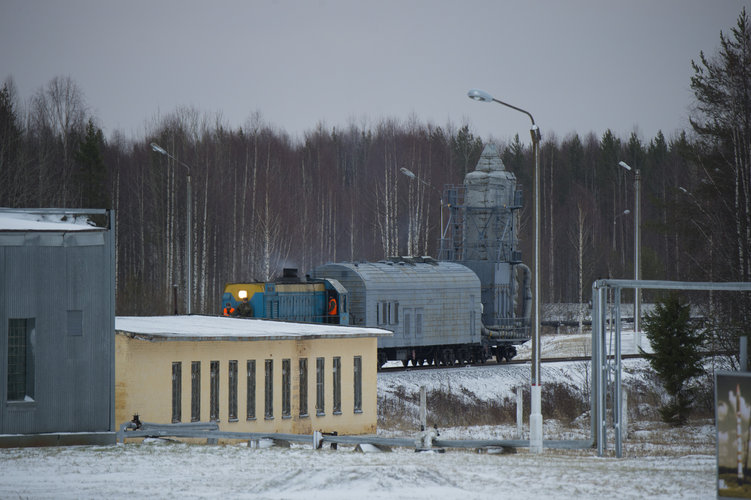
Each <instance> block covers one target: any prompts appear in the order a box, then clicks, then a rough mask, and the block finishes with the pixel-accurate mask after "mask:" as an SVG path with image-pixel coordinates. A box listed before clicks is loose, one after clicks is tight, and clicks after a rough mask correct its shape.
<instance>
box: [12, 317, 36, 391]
mask: <svg viewBox="0 0 751 500" xmlns="http://www.w3.org/2000/svg"><path fill="white" fill-rule="evenodd" d="M33 336H34V320H33V319H9V320H8V401H27V400H33V399H34V339H33Z"/></svg>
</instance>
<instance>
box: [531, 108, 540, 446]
mask: <svg viewBox="0 0 751 500" xmlns="http://www.w3.org/2000/svg"><path fill="white" fill-rule="evenodd" d="M532 123H533V125H532V130H531V133H532V144H533V145H534V153H535V180H534V183H535V211H534V212H535V330H534V335H533V337H532V388H531V400H530V406H531V411H530V415H529V427H530V434H529V449H530V451H531V452H532V453H542V402H541V399H542V398H541V386H540V271H541V269H540V136H539V129H538V128H537V126H536V125H534V120H533V121H532Z"/></svg>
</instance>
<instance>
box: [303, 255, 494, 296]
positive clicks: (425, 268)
mask: <svg viewBox="0 0 751 500" xmlns="http://www.w3.org/2000/svg"><path fill="white" fill-rule="evenodd" d="M337 267H338V268H341V270H347V271H349V272H351V273H354V274H355V275H357V276H358V277H359V278H360V279H361V280H362V282H363V284H364V285H365V286H366V287H367V288H368V289H369V290H377V289H379V288H385V289H393V288H394V286H397V285H398V284H399V282H403V283H404V284H405V285H408V287H409V288H411V289H421V288H425V289H434V288H435V287H436V286H452V287H465V286H467V287H479V286H480V279H479V278H478V277H477V275H476V274H475V273H474V272H473V271H472V270H471V269H469V268H468V267H466V266H463V265H461V264H458V263H456V262H433V263H409V262H390V261H381V262H360V263H358V262H353V263H351V262H338V263H332V264H326V265H324V266H321V267H320V268H317V269H316V271H317V274H321V275H325V272H323V273H321V271H322V270H323V269H324V268H325V269H336V268H337Z"/></svg>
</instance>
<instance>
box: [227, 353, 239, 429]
mask: <svg viewBox="0 0 751 500" xmlns="http://www.w3.org/2000/svg"><path fill="white" fill-rule="evenodd" d="M228 382H229V387H228V391H229V400H228V406H229V409H228V415H227V418H228V419H229V421H230V422H237V360H232V361H230V362H229V380H228Z"/></svg>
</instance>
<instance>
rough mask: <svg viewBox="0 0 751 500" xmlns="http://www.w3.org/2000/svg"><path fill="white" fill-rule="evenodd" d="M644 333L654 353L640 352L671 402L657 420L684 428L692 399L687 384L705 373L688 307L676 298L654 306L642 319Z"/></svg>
mask: <svg viewBox="0 0 751 500" xmlns="http://www.w3.org/2000/svg"><path fill="white" fill-rule="evenodd" d="M644 331H645V334H646V336H647V338H648V339H649V341H650V342H651V343H652V348H653V349H654V353H653V354H648V353H645V352H644V351H642V354H643V355H644V356H645V357H646V358H647V360H648V361H649V364H650V365H651V366H652V368H653V369H654V370H655V371H656V372H657V376H658V378H659V379H660V381H661V382H662V384H663V386H664V387H665V390H666V391H667V393H668V395H669V396H670V397H671V401H670V402H669V403H667V404H666V405H664V406H662V407H661V408H660V416H661V417H662V420H663V421H664V422H667V423H669V424H671V425H674V426H680V425H683V424H685V423H686V421H687V420H688V415H689V412H690V410H691V403H692V402H693V399H694V391H693V390H692V389H691V388H690V387H689V386H688V382H689V381H690V380H691V379H692V378H693V377H697V376H699V375H701V374H702V373H704V367H703V365H702V356H701V353H700V352H699V349H700V347H701V346H702V344H703V342H704V337H703V335H702V334H701V333H700V332H699V331H698V330H697V328H695V327H694V326H692V325H691V317H690V306H689V305H688V304H682V303H681V300H680V298H679V297H678V295H676V294H670V295H669V296H668V297H667V298H666V299H664V300H663V301H660V302H657V304H656V306H655V311H654V313H652V314H647V315H646V316H645V319H644Z"/></svg>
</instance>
